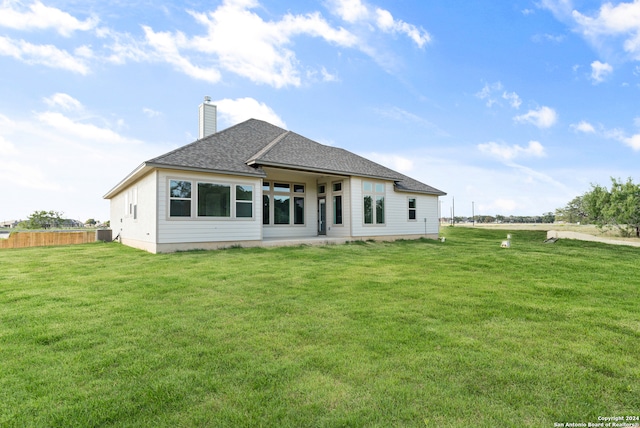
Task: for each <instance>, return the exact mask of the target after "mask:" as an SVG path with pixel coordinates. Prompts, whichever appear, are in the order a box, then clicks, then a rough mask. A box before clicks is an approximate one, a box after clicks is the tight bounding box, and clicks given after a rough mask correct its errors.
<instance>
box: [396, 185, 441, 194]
mask: <svg viewBox="0 0 640 428" xmlns="http://www.w3.org/2000/svg"><path fill="white" fill-rule="evenodd" d="M395 189H396V192H403V193H421V194H424V195H433V196H445V195H446V193H445V192H443V191H442V190H437V189H435V190H434V191H428V190H412V189H401V188H399V187H398V186H395Z"/></svg>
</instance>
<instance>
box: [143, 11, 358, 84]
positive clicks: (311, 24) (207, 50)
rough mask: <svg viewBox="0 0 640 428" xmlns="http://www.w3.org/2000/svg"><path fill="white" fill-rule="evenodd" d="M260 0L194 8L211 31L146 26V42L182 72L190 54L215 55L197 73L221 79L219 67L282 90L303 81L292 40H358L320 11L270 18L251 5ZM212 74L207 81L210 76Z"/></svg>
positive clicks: (340, 43) (351, 43)
mask: <svg viewBox="0 0 640 428" xmlns="http://www.w3.org/2000/svg"><path fill="white" fill-rule="evenodd" d="M256 5H257V3H256V2H244V1H237V0H236V1H232V0H227V1H226V2H225V3H224V4H223V5H222V6H220V7H219V8H217V9H216V10H214V11H213V12H209V13H197V12H193V11H192V12H190V14H191V15H192V16H193V17H194V18H195V20H196V21H197V22H198V23H200V24H202V25H203V26H204V27H205V28H206V29H207V33H206V34H205V35H203V36H195V37H193V38H188V37H186V36H185V35H184V34H182V33H180V32H178V33H155V32H153V30H151V29H150V28H149V27H147V28H145V32H146V34H147V40H148V41H149V42H150V43H151V45H152V46H153V47H154V48H155V49H156V51H157V53H158V54H159V57H162V58H166V61H167V62H170V63H173V64H174V65H179V67H180V69H181V70H184V71H189V68H187V66H190V67H191V68H193V65H192V61H191V60H190V59H188V57H187V56H186V52H190V51H191V52H195V53H200V54H206V55H213V58H211V60H212V61H213V62H214V66H211V67H208V68H207V69H206V73H204V74H201V73H193V75H194V77H198V78H203V79H205V80H210V81H212V82H213V81H217V80H219V79H220V75H219V73H218V74H216V73H215V68H221V69H225V70H228V71H230V72H232V73H235V74H238V75H240V76H244V77H246V78H248V79H250V80H252V81H254V82H256V83H264V84H268V85H271V86H274V87H277V88H281V87H284V86H299V85H301V78H300V71H299V63H298V60H297V58H296V55H295V52H294V51H293V50H291V49H289V47H288V46H289V45H290V44H292V38H293V37H295V36H299V35H307V36H312V37H318V38H321V39H323V40H324V41H326V42H328V43H333V44H336V45H338V46H343V47H354V46H356V45H357V38H356V37H355V36H354V35H353V34H351V33H350V32H348V31H347V30H345V29H343V28H339V29H336V28H333V27H332V26H331V25H329V23H327V21H326V20H325V19H324V18H323V17H322V16H321V15H320V14H319V13H317V12H314V13H309V14H306V15H292V14H287V15H285V16H284V17H283V18H282V19H281V20H279V21H265V20H263V19H262V18H261V17H260V16H258V15H257V14H256V13H254V12H252V11H251V9H252V8H254V7H256ZM207 77H208V79H207Z"/></svg>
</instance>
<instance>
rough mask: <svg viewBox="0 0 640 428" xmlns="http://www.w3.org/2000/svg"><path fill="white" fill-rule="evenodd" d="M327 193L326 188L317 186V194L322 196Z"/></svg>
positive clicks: (321, 185) (323, 185) (322, 185)
mask: <svg viewBox="0 0 640 428" xmlns="http://www.w3.org/2000/svg"><path fill="white" fill-rule="evenodd" d="M326 192H327V186H326V185H325V184H320V185H319V186H318V194H320V195H324V194H325V193H326Z"/></svg>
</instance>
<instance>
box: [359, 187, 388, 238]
mask: <svg viewBox="0 0 640 428" xmlns="http://www.w3.org/2000/svg"><path fill="white" fill-rule="evenodd" d="M386 189H387V186H386V183H384V182H380V181H363V182H362V224H363V226H365V227H380V226H386V225H387V204H386V199H387V198H386V193H387V192H386ZM367 197H370V198H371V210H372V216H371V223H367V222H366V216H367V213H366V210H365V202H364V201H365V198H367ZM380 198H382V217H383V221H381V222H378V210H377V201H378V200H379V199H380Z"/></svg>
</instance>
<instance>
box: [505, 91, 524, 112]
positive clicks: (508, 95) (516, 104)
mask: <svg viewBox="0 0 640 428" xmlns="http://www.w3.org/2000/svg"><path fill="white" fill-rule="evenodd" d="M502 98H504V99H505V100H507V101H509V105H511V107H513V108H515V109H519V108H520V104H522V100H521V99H520V97H519V96H518V94H516V93H515V92H506V91H505V92H504V93H503V94H502Z"/></svg>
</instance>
